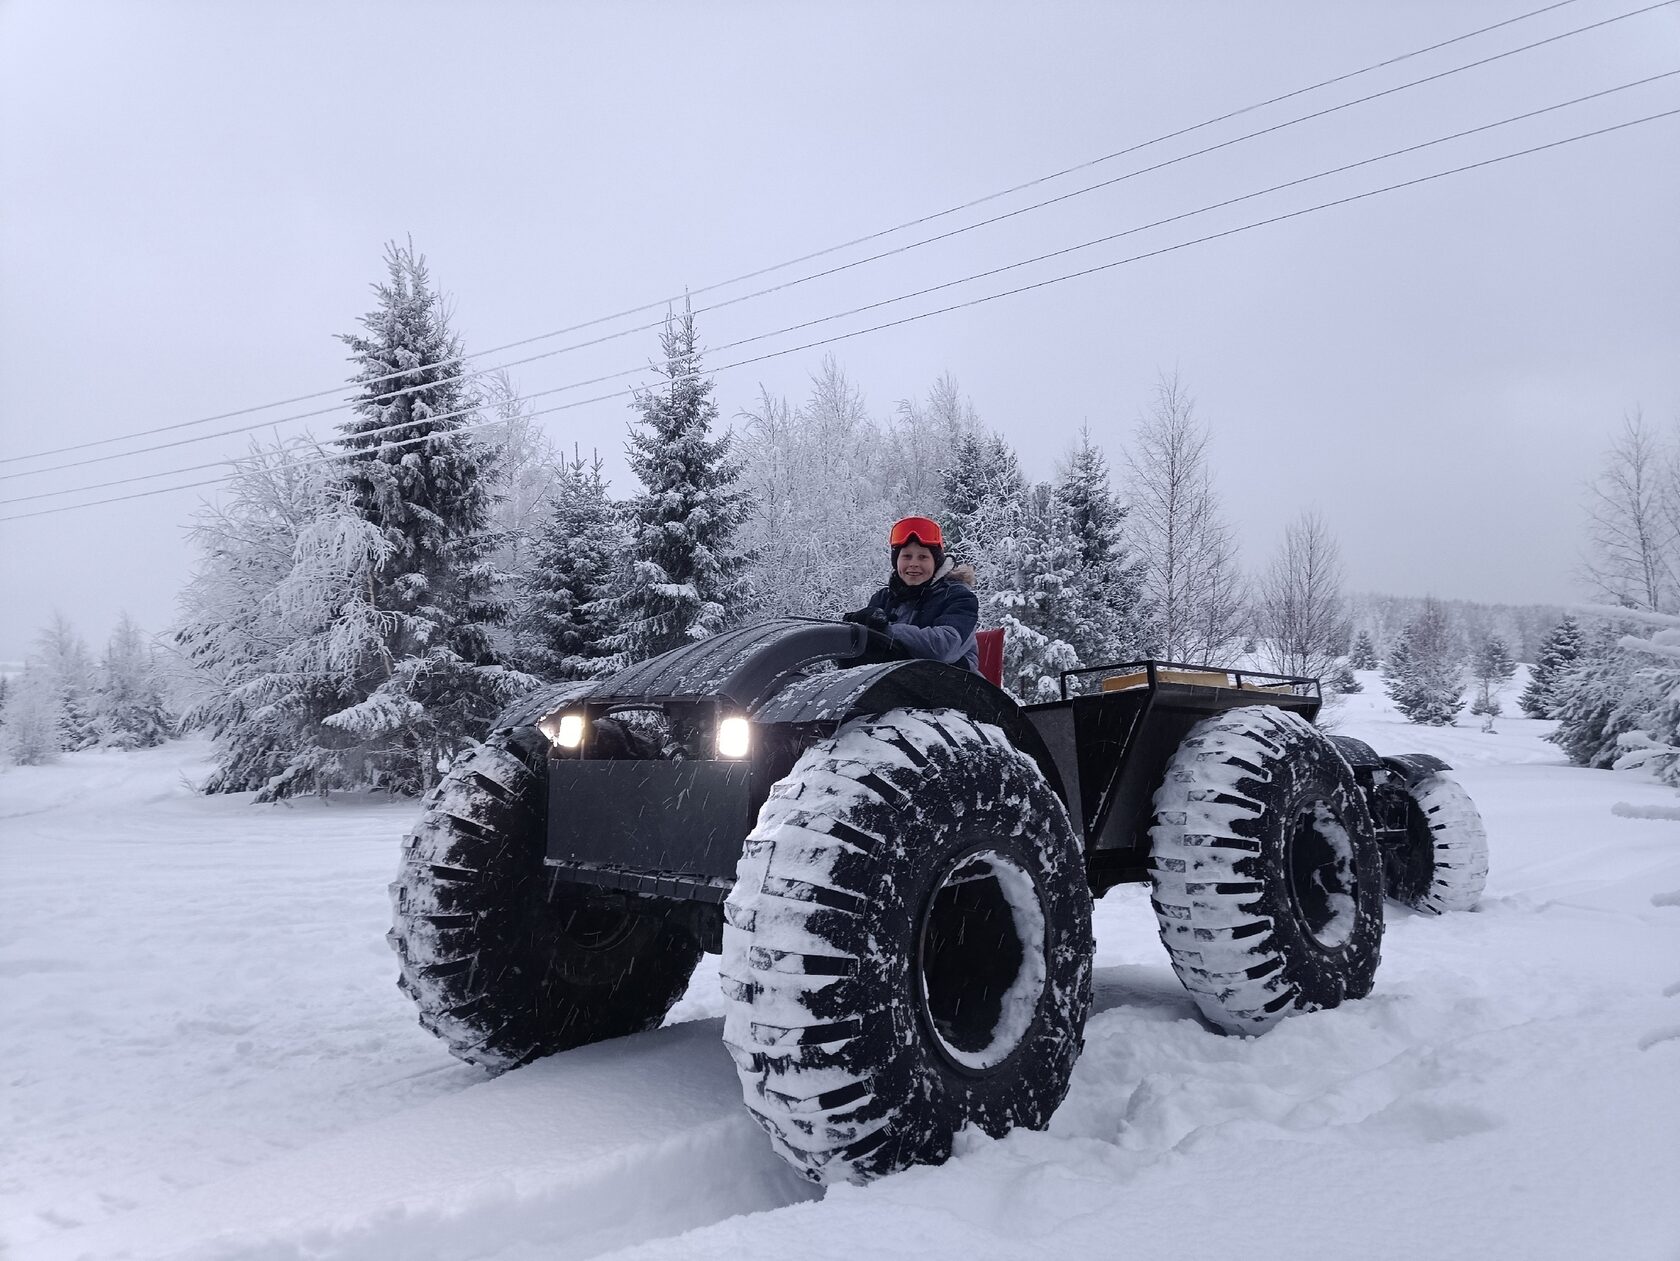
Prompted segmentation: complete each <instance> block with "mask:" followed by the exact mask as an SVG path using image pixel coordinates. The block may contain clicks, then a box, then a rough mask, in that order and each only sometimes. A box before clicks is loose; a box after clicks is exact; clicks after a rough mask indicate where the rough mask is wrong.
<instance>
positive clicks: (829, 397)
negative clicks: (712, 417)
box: [737, 356, 893, 617]
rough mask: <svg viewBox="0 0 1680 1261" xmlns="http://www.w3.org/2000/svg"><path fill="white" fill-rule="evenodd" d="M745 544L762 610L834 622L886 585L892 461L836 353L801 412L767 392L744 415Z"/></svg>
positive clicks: (758, 607) (751, 582) (819, 374)
mask: <svg viewBox="0 0 1680 1261" xmlns="http://www.w3.org/2000/svg"><path fill="white" fill-rule="evenodd" d="M740 420H741V421H742V422H743V423H742V427H741V428H740V430H738V436H739V445H738V447H737V450H739V452H740V454H741V466H742V472H741V479H740V485H741V486H742V488H743V490H744V492H745V494H746V502H747V503H748V504H749V505H750V509H751V510H750V513H749V514H748V516H747V517H746V519H745V521H744V522H743V523H742V527H741V533H740V539H741V542H742V544H743V547H744V550H745V551H746V552H747V554H748V555H749V556H750V558H751V559H750V561H749V563H748V567H747V571H746V576H747V580H748V582H749V585H750V586H751V589H752V591H753V593H754V594H753V603H754V608H755V611H756V612H757V613H760V614H763V615H766V616H769V615H774V614H778V613H784V614H795V615H805V616H814V617H832V616H835V615H836V614H838V613H840V612H841V611H842V610H844V609H848V608H853V607H855V606H856V605H857V604H858V603H860V602H861V601H862V599H863V598H864V597H865V595H866V594H867V593H868V592H869V591H872V590H874V589H875V588H876V587H878V586H880V585H881V583H882V582H883V581H885V577H886V572H887V547H886V537H887V527H888V525H889V523H890V522H891V520H892V519H893V513H892V505H891V504H890V503H889V500H888V494H889V491H888V483H889V480H890V473H891V465H892V462H891V461H890V460H883V458H882V455H883V447H882V437H881V432H880V429H879V428H878V427H877V426H876V424H875V422H874V421H873V420H872V419H871V418H870V416H869V412H868V409H867V407H866V405H865V402H864V399H863V395H862V394H861V392H859V390H858V389H857V387H856V386H855V385H853V383H852V382H851V380H850V378H849V377H847V375H846V374H845V372H844V371H843V370H842V369H841V368H840V366H839V364H838V363H837V362H836V361H835V360H834V359H833V357H832V356H830V357H829V358H826V359H824V360H823V363H822V367H821V368H820V369H819V371H817V372H816V373H814V374H813V375H812V377H811V392H810V395H809V397H807V399H806V400H805V402H804V403H802V404H801V405H800V406H799V407H798V408H796V409H790V408H789V406H788V404H787V402H786V400H785V399H779V398H775V397H773V396H771V395H770V394H769V392H768V391H764V390H761V391H760V394H759V399H758V402H757V403H756V404H755V405H754V406H753V407H752V408H750V409H748V410H747V411H744V412H742V413H741V415H740Z"/></svg>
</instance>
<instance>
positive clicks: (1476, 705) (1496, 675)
mask: <svg viewBox="0 0 1680 1261" xmlns="http://www.w3.org/2000/svg"><path fill="white" fill-rule="evenodd" d="M1516 671H1517V666H1516V663H1515V662H1514V661H1512V660H1511V650H1510V649H1509V648H1507V647H1506V646H1505V641H1504V640H1503V639H1501V638H1500V637H1499V636H1498V635H1487V636H1485V637H1484V638H1483V639H1482V640H1481V642H1480V643H1478V644H1477V645H1476V650H1475V652H1474V653H1472V654H1471V657H1470V681H1471V683H1473V684H1475V687H1476V699H1475V700H1474V701H1473V702H1471V705H1470V712H1471V713H1472V714H1481V715H1484V716H1486V717H1488V718H1497V717H1499V715H1500V714H1501V713H1502V712H1503V710H1502V707H1501V706H1500V704H1499V693H1500V689H1501V688H1502V687H1503V686H1504V684H1505V683H1506V682H1507V681H1508V680H1509V679H1510V677H1511V676H1512V675H1513V674H1515V673H1516Z"/></svg>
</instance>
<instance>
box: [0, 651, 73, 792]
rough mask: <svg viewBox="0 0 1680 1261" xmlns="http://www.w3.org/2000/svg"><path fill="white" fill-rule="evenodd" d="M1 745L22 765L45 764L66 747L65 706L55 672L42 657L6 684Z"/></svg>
mask: <svg viewBox="0 0 1680 1261" xmlns="http://www.w3.org/2000/svg"><path fill="white" fill-rule="evenodd" d="M0 749H3V750H4V751H5V754H6V757H7V759H8V760H10V761H11V762H13V763H14V764H16V765H18V766H42V765H45V764H46V763H48V762H52V761H55V760H56V759H57V758H58V755H59V754H60V753H62V752H63V751H64V709H63V701H62V698H61V697H60V695H59V690H58V685H57V682H56V681H55V680H54V678H53V676H52V672H51V671H50V670H48V669H46V668H45V667H44V666H43V665H42V664H41V663H40V662H39V661H38V660H31V661H26V662H25V663H24V667H23V672H22V673H21V674H19V675H17V676H16V677H15V678H13V679H12V680H11V681H10V684H9V686H8V687H7V688H6V706H5V709H4V711H3V712H0Z"/></svg>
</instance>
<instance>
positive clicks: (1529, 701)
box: [1517, 613, 1581, 718]
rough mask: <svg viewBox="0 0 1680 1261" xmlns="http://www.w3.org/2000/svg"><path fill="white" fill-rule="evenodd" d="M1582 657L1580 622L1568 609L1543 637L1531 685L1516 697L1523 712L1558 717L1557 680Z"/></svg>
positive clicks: (1532, 673) (1531, 715)
mask: <svg viewBox="0 0 1680 1261" xmlns="http://www.w3.org/2000/svg"><path fill="white" fill-rule="evenodd" d="M1580 658H1581V624H1580V623H1579V622H1577V621H1576V620H1575V619H1574V618H1573V617H1571V616H1570V615H1569V614H1567V613H1566V614H1564V616H1563V620H1562V621H1561V622H1559V623H1558V624H1557V625H1556V626H1554V627H1552V629H1551V632H1550V633H1549V634H1548V635H1547V636H1546V638H1545V640H1544V641H1542V643H1541V645H1540V652H1539V655H1538V657H1537V659H1536V660H1535V662H1534V668H1533V669H1532V670H1531V671H1530V672H1529V676H1528V686H1527V687H1525V688H1524V689H1523V692H1522V695H1521V696H1520V697H1518V698H1517V704H1518V705H1520V706H1521V707H1522V711H1523V713H1525V714H1527V715H1528V716H1529V717H1530V718H1556V717H1557V713H1556V712H1555V711H1556V709H1557V688H1558V683H1559V681H1560V680H1561V679H1562V678H1563V676H1564V675H1566V674H1568V673H1569V672H1570V671H1571V670H1573V669H1574V668H1575V663H1576V662H1577V661H1579V660H1580Z"/></svg>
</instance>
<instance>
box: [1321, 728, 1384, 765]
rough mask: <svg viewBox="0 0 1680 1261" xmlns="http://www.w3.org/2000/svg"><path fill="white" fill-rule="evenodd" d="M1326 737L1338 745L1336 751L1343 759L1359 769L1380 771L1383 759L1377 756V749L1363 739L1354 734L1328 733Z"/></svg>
mask: <svg viewBox="0 0 1680 1261" xmlns="http://www.w3.org/2000/svg"><path fill="white" fill-rule="evenodd" d="M1325 739H1327V740H1329V741H1330V743H1331V744H1333V745H1335V746H1336V752H1338V753H1340V754H1341V755H1342V760H1343V761H1344V762H1346V763H1347V764H1348V765H1349V766H1351V767H1353V769H1354V771H1355V772H1358V771H1379V770H1381V769H1382V765H1383V760H1382V758H1380V757H1378V756H1377V751H1376V750H1375V749H1373V748H1372V747H1371V746H1370V745H1368V744H1366V743H1365V742H1364V741H1363V740H1356V739H1354V738H1353V737H1352V736H1333V735H1329V734H1328V733H1326V735H1325Z"/></svg>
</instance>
